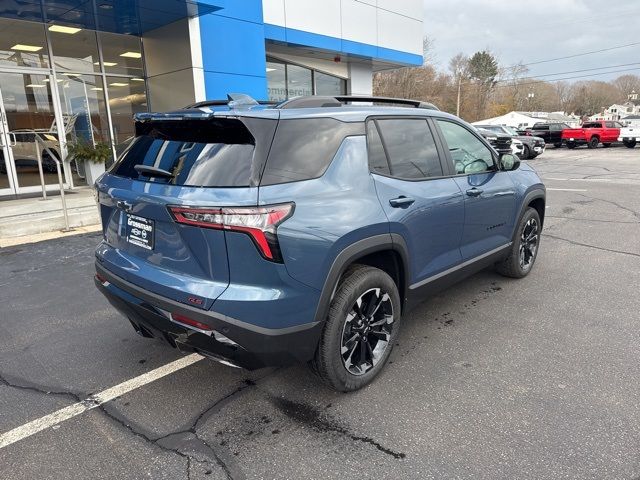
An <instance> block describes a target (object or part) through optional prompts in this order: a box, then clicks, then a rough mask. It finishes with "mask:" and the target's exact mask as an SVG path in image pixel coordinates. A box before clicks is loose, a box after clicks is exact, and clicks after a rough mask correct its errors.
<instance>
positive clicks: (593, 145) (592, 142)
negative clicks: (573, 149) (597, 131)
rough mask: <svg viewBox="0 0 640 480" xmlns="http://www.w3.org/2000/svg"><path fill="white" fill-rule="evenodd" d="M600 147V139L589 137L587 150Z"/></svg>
mask: <svg viewBox="0 0 640 480" xmlns="http://www.w3.org/2000/svg"><path fill="white" fill-rule="evenodd" d="M598 145H600V139H599V138H598V137H591V139H590V140H589V143H587V148H592V149H593V148H598Z"/></svg>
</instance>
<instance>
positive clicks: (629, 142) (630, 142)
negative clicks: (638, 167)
mask: <svg viewBox="0 0 640 480" xmlns="http://www.w3.org/2000/svg"><path fill="white" fill-rule="evenodd" d="M622 143H624V146H625V147H627V148H635V147H636V141H635V140H625V141H624V142H622Z"/></svg>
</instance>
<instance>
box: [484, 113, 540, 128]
mask: <svg viewBox="0 0 640 480" xmlns="http://www.w3.org/2000/svg"><path fill="white" fill-rule="evenodd" d="M540 121H543V120H540V119H539V118H535V117H532V116H530V115H525V114H524V113H522V112H510V113H507V114H505V115H501V116H499V117H493V118H487V119H485V120H480V121H477V122H474V123H476V124H478V125H507V126H509V127H513V128H530V127H532V126H533V124H534V123H538V122H540Z"/></svg>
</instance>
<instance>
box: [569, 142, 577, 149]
mask: <svg viewBox="0 0 640 480" xmlns="http://www.w3.org/2000/svg"><path fill="white" fill-rule="evenodd" d="M567 148H568V149H569V150H573V149H574V148H576V144H575V143H573V142H567Z"/></svg>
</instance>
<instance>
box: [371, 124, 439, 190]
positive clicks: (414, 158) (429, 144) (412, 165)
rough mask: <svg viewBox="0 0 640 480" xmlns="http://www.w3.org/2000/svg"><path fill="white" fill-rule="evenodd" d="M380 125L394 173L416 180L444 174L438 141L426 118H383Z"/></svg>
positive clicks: (395, 175)
mask: <svg viewBox="0 0 640 480" xmlns="http://www.w3.org/2000/svg"><path fill="white" fill-rule="evenodd" d="M377 124H378V127H379V128H380V135H381V138H382V140H383V142H384V146H385V149H386V152H387V155H388V157H389V168H390V170H391V175H392V176H394V177H398V178H406V179H411V180H413V179H421V178H429V177H441V176H442V175H443V172H442V166H441V164H440V158H439V156H438V150H437V148H436V142H435V140H434V139H433V135H432V134H431V129H430V128H429V125H428V124H427V121H426V120H424V119H413V118H408V119H383V120H382V119H381V120H378V121H377Z"/></svg>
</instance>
